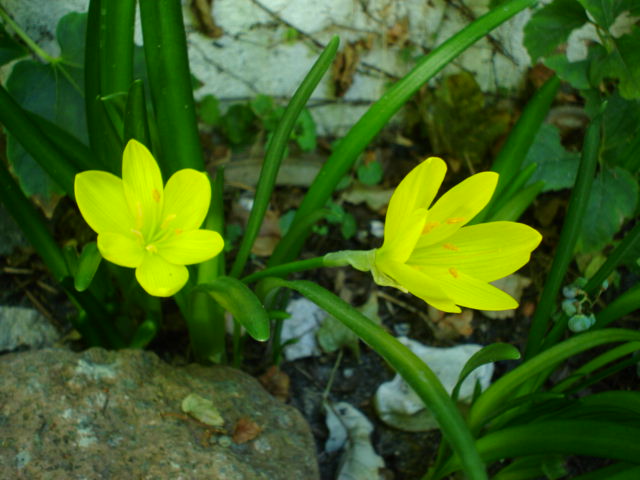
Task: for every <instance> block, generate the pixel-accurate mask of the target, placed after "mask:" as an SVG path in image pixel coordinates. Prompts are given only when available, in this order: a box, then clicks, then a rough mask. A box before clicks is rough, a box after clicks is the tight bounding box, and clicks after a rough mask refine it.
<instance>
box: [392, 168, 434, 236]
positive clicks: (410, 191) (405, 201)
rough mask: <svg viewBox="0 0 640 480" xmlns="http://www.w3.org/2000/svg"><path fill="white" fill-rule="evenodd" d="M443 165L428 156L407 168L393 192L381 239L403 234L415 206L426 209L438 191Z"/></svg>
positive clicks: (415, 208)
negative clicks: (412, 166)
mask: <svg viewBox="0 0 640 480" xmlns="http://www.w3.org/2000/svg"><path fill="white" fill-rule="evenodd" d="M445 173H447V165H446V164H445V163H444V161H443V160H442V159H440V158H437V157H429V158H427V159H426V160H425V161H424V162H422V163H421V164H420V165H418V166H417V167H415V168H414V169H413V170H411V171H410V172H409V173H408V174H407V176H406V177H404V179H402V181H401V182H400V185H398V188H396V190H395V191H394V192H393V195H392V196H391V200H390V201H389V207H388V208H387V216H386V218H385V223H384V239H385V242H387V241H389V242H391V243H393V242H394V241H395V239H396V237H398V236H403V235H404V230H405V228H406V225H407V222H410V221H411V220H412V219H411V218H409V217H410V214H411V213H412V212H413V211H414V210H417V209H418V208H429V206H430V205H431V202H433V199H434V198H435V196H436V193H438V189H439V188H440V185H441V184H442V180H443V179H444V175H445Z"/></svg>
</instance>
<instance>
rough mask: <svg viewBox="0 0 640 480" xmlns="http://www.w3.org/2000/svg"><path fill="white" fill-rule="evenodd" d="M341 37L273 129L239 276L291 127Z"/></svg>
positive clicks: (235, 270) (242, 247)
mask: <svg viewBox="0 0 640 480" xmlns="http://www.w3.org/2000/svg"><path fill="white" fill-rule="evenodd" d="M339 43H340V40H339V38H338V37H333V38H332V39H331V41H330V42H329V44H328V45H327V46H326V48H325V49H324V51H323V52H322V54H321V55H320V57H318V60H316V62H315V63H314V65H313V67H311V70H310V71H309V73H308V74H307V75H306V76H305V78H304V80H303V81H302V83H301V84H300V86H299V87H298V89H297V90H296V93H294V95H293V97H292V98H291V101H290V102H289V105H287V108H286V109H285V111H284V114H283V115H282V119H281V120H280V122H278V126H277V127H276V129H275V131H274V132H273V136H272V137H271V140H270V141H269V145H268V146H267V152H266V154H265V157H264V163H263V166H262V170H261V171H260V179H259V180H258V186H257V189H256V195H255V201H254V203H253V207H252V208H251V214H250V215H249V220H248V221H247V228H246V229H245V232H244V236H243V237H242V242H241V243H240V247H239V249H238V254H237V255H236V260H235V262H234V264H233V267H232V268H231V274H230V275H231V276H232V277H238V276H239V275H240V274H241V273H242V270H243V269H244V267H245V264H246V263H247V258H249V253H250V252H251V248H252V247H253V243H254V241H255V239H256V237H257V236H258V232H259V231H260V227H261V225H262V221H263V219H264V215H265V213H266V211H267V207H268V206H269V200H270V199H271V193H272V192H273V187H274V186H275V184H276V177H277V175H278V170H279V169H280V164H281V162H282V158H283V157H284V152H285V150H286V147H287V142H288V141H289V138H290V137H291V131H292V130H293V127H294V126H295V123H296V120H297V119H298V117H299V116H300V112H301V111H302V109H303V108H304V106H305V105H306V103H307V101H308V100H309V97H310V96H311V94H312V93H313V91H314V90H315V89H316V87H317V86H318V83H319V82H320V80H321V79H322V77H323V76H324V74H325V72H326V71H327V69H328V68H329V66H330V65H331V62H332V61H333V59H334V57H335V56H336V51H337V50H338V45H339Z"/></svg>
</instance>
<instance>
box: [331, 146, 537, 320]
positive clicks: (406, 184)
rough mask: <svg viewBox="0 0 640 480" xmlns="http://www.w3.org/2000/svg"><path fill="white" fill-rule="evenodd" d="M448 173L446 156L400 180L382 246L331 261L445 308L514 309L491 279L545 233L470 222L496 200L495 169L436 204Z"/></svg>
mask: <svg viewBox="0 0 640 480" xmlns="http://www.w3.org/2000/svg"><path fill="white" fill-rule="evenodd" d="M446 171H447V167H446V164H445V163H444V161H442V160H441V159H439V158H435V157H431V158H428V159H427V160H425V161H424V162H422V163H421V164H420V165H418V166H417V167H416V168H414V169H413V170H412V171H411V172H409V174H408V175H407V176H406V177H405V178H404V179H403V180H402V182H400V185H398V188H397V189H396V190H395V192H394V193H393V196H392V197H391V201H390V202H389V208H388V210H387V216H386V221H385V226H384V242H383V245H382V247H381V248H379V249H376V250H371V251H366V252H354V251H352V252H336V253H333V254H329V255H327V256H325V263H326V264H327V265H339V264H345V263H349V264H351V265H352V266H353V267H354V268H357V269H359V270H363V271H368V270H371V272H372V274H373V277H374V280H375V281H376V283H378V284H379V285H385V286H392V287H395V288H398V289H400V290H402V291H405V292H407V291H408V292H411V293H412V294H414V295H416V296H417V297H420V298H421V299H423V300H424V301H425V302H427V303H429V304H431V305H433V306H434V307H436V308H438V309H440V310H443V311H445V312H460V307H459V306H463V307H469V308H476V309H479V310H507V309H512V308H516V307H517V306H518V302H516V301H515V300H514V299H513V298H512V297H511V296H510V295H508V294H506V293H505V292H503V291H502V290H500V289H498V288H496V287H494V286H493V285H491V284H490V283H489V282H492V281H494V280H498V279H499V278H502V277H505V276H507V275H509V274H511V273H513V272H515V271H516V270H518V269H519V268H520V267H522V266H523V265H524V264H525V263H527V262H528V261H529V257H530V255H531V252H532V251H533V250H534V249H535V248H536V247H537V246H538V244H539V243H540V241H541V239H542V236H541V235H540V234H539V233H538V232H537V231H536V230H534V229H533V228H531V227H529V226H527V225H524V224H522V223H516V222H490V223H483V224H478V225H472V226H468V227H465V226H464V225H465V224H466V223H467V222H469V221H470V220H471V219H472V218H473V217H474V216H475V215H477V214H478V213H479V212H480V210H482V209H483V208H484V207H485V205H486V204H487V203H488V202H489V200H490V199H491V196H492V195H493V192H494V190H495V188H496V184H497V182H498V174H497V173H494V172H482V173H478V174H476V175H473V176H471V177H469V178H467V179H466V180H464V181H463V182H461V183H459V184H458V185H456V186H455V187H453V188H452V189H451V190H449V191H448V192H446V193H445V194H444V195H442V196H441V197H440V199H438V201H437V202H436V203H435V204H434V205H433V206H431V204H432V202H433V200H434V198H435V196H436V193H437V192H438V189H439V188H440V185H441V183H442V180H443V179H444V176H445V173H446Z"/></svg>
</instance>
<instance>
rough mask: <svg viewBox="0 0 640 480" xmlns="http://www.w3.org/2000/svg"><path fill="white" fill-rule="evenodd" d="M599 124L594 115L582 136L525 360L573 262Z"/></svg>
mask: <svg viewBox="0 0 640 480" xmlns="http://www.w3.org/2000/svg"><path fill="white" fill-rule="evenodd" d="M601 125H602V116H601V115H598V116H596V117H595V118H594V119H593V120H592V122H591V124H590V125H589V128H588V129H587V133H586V134H585V140H584V145H583V149H582V160H581V161H580V168H579V170H578V176H577V178H576V183H575V186H574V187H573V191H572V192H571V198H570V200H569V206H568V207H567V215H566V218H565V221H564V225H563V226H562V232H561V234H560V240H559V241H558V248H557V249H556V253H555V257H554V259H553V263H552V265H551V271H550V272H549V275H548V276H547V279H546V282H545V285H544V289H543V291H542V295H541V297H540V301H539V302H538V307H537V308H536V312H535V314H534V315H533V319H532V320H531V330H530V331H529V340H528V342H527V348H526V351H525V358H531V357H533V356H534V355H536V354H537V353H538V352H539V351H540V348H541V346H542V342H543V339H544V335H545V333H546V331H547V327H548V324H549V318H550V316H551V314H552V313H553V310H554V308H555V306H556V299H557V297H558V293H559V292H560V288H561V287H562V282H563V281H564V276H565V274H566V272H567V268H569V264H570V263H571V260H572V259H573V251H574V249H575V245H576V241H577V240H578V235H579V234H580V228H581V226H582V221H583V219H584V213H585V211H586V209H587V203H588V202H589V194H590V193H591V185H592V183H593V178H594V175H595V171H596V167H597V165H598V158H599V148H600V130H601Z"/></svg>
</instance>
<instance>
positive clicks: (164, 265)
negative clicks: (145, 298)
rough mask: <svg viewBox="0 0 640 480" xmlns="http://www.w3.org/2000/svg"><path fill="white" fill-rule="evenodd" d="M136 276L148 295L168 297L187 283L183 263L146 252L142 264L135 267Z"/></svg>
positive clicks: (186, 271)
mask: <svg viewBox="0 0 640 480" xmlns="http://www.w3.org/2000/svg"><path fill="white" fill-rule="evenodd" d="M136 278H137V279H138V283H139V284H140V286H141V287H142V288H144V290H145V291H146V292H147V293H148V294H149V295H153V296H155V297H170V296H171V295H173V294H175V293H176V292H178V291H179V290H180V289H181V288H182V287H184V284H185V283H187V280H188V279H189V270H187V267H185V266H183V265H174V264H172V263H169V262H167V261H166V260H164V259H163V258H162V257H160V256H159V255H155V254H152V253H147V254H145V256H144V261H143V262H142V265H140V266H139V267H138V268H136Z"/></svg>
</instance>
